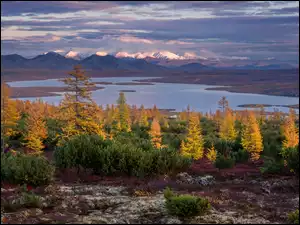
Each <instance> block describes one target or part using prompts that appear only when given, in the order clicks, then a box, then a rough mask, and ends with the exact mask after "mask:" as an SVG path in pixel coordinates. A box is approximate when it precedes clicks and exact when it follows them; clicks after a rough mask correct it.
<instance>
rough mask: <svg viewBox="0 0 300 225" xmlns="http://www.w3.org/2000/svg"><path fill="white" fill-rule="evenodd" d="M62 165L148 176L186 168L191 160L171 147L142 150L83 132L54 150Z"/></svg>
mask: <svg viewBox="0 0 300 225" xmlns="http://www.w3.org/2000/svg"><path fill="white" fill-rule="evenodd" d="M54 155H55V161H56V165H57V166H58V167H60V168H71V167H77V168H79V166H81V167H83V168H89V169H93V171H94V172H95V173H100V174H105V175H113V174H118V175H120V174H124V175H129V176H137V177H147V176H155V175H158V174H166V173H172V172H176V171H181V170H184V169H187V168H188V166H189V165H190V163H191V161H190V159H189V158H186V157H184V156H181V155H179V154H178V153H177V152H175V151H173V150H170V149H161V150H157V149H152V150H147V151H145V150H143V149H142V148H139V147H135V146H134V145H133V144H132V143H130V142H129V143H127V144H126V143H124V142H120V140H113V141H107V140H103V139H101V138H100V137H96V136H88V135H81V136H77V137H74V138H72V139H71V140H70V141H68V142H64V143H63V145H62V146H60V147H59V148H57V149H56V151H55V154H54Z"/></svg>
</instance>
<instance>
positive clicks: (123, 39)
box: [116, 36, 154, 44]
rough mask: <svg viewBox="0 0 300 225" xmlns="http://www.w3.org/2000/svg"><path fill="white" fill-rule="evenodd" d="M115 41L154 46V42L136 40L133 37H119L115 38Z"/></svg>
mask: <svg viewBox="0 0 300 225" xmlns="http://www.w3.org/2000/svg"><path fill="white" fill-rule="evenodd" d="M116 40H119V41H121V42H127V43H144V44H154V41H151V40H148V39H144V38H137V37H133V36H121V37H118V38H116Z"/></svg>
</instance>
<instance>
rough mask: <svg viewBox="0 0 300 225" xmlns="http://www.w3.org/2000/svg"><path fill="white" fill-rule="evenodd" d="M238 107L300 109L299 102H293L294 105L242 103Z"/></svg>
mask: <svg viewBox="0 0 300 225" xmlns="http://www.w3.org/2000/svg"><path fill="white" fill-rule="evenodd" d="M237 107H241V108H254V109H257V108H260V107H287V108H292V109H299V104H293V105H270V104H242V105H238V106H237Z"/></svg>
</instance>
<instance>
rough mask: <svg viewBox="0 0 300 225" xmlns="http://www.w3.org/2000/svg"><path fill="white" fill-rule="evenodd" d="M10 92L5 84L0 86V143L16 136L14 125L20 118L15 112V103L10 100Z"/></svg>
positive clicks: (18, 113) (17, 112)
mask: <svg viewBox="0 0 300 225" xmlns="http://www.w3.org/2000/svg"><path fill="white" fill-rule="evenodd" d="M10 94H11V91H10V88H9V87H8V85H7V84H5V83H2V84H1V137H2V141H4V139H5V138H8V137H9V136H12V135H14V134H16V129H15V128H16V125H17V122H18V120H19V119H20V118H21V115H20V112H19V111H18V110H17V102H16V101H14V100H11V99H10V98H9V97H10Z"/></svg>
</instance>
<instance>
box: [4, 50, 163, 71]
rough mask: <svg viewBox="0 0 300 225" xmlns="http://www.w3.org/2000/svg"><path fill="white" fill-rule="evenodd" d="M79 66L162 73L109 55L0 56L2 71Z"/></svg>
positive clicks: (154, 67) (152, 66)
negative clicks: (77, 57) (70, 56)
mask: <svg viewBox="0 0 300 225" xmlns="http://www.w3.org/2000/svg"><path fill="white" fill-rule="evenodd" d="M77 64H81V65H82V66H83V68H85V69H92V70H116V69H117V70H147V71H148V72H150V71H163V70H165V69H166V68H165V67H163V66H159V65H155V64H152V63H149V62H147V61H145V60H143V59H134V60H128V59H123V58H116V57H114V56H111V55H105V56H99V55H96V54H94V55H91V56H89V57H87V58H85V59H82V60H75V59H73V58H66V57H64V56H62V55H60V54H58V53H55V52H48V53H46V54H44V55H38V56H36V57H34V58H32V59H26V58H24V57H22V56H20V55H17V54H14V55H3V56H1V68H3V69H12V68H14V69H21V68H26V69H51V70H62V69H72V67H73V66H74V65H77Z"/></svg>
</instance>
